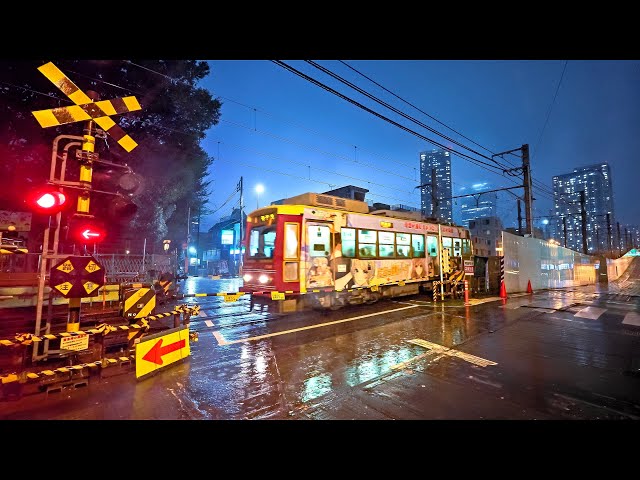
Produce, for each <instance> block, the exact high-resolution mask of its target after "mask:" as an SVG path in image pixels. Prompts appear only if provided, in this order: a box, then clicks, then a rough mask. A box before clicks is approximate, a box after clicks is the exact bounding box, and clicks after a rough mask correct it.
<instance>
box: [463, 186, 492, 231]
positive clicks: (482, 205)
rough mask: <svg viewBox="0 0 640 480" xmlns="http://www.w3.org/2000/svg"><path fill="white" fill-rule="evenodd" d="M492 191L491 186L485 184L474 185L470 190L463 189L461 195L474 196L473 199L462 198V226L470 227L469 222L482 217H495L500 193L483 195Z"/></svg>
mask: <svg viewBox="0 0 640 480" xmlns="http://www.w3.org/2000/svg"><path fill="white" fill-rule="evenodd" d="M486 190H491V188H490V186H489V185H488V184H487V183H486V182H484V183H474V184H473V185H471V187H470V188H466V187H463V188H461V189H460V192H459V193H460V194H461V195H465V194H473V196H471V197H461V198H459V199H458V202H459V204H460V222H459V223H460V225H464V226H465V227H468V226H469V220H474V219H476V218H482V217H495V216H496V205H497V203H498V192H490V193H482V192H483V191H486Z"/></svg>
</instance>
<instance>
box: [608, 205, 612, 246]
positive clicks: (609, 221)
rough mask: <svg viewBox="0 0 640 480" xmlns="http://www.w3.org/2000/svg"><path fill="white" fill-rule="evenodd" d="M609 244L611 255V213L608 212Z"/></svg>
mask: <svg viewBox="0 0 640 480" xmlns="http://www.w3.org/2000/svg"><path fill="white" fill-rule="evenodd" d="M607 245H608V247H609V256H612V253H611V214H610V213H607Z"/></svg>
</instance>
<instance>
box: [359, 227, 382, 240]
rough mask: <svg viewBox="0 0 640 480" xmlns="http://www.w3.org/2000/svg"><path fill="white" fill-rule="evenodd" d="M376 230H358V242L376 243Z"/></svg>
mask: <svg viewBox="0 0 640 480" xmlns="http://www.w3.org/2000/svg"><path fill="white" fill-rule="evenodd" d="M377 233H378V232H377V231H376V230H358V242H360V243H376V241H377V240H378V236H377Z"/></svg>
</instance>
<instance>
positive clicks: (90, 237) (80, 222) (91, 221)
mask: <svg viewBox="0 0 640 480" xmlns="http://www.w3.org/2000/svg"><path fill="white" fill-rule="evenodd" d="M106 236H107V234H106V231H105V229H104V227H103V226H102V222H99V221H97V220H95V218H93V217H92V216H90V215H85V216H78V215H76V216H74V217H73V218H72V219H71V220H70V221H69V232H68V238H70V239H72V240H73V241H76V242H79V243H81V244H91V243H100V242H102V241H103V240H104V239H105V237H106Z"/></svg>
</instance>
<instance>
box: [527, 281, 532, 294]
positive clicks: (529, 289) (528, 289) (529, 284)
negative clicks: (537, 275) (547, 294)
mask: <svg viewBox="0 0 640 480" xmlns="http://www.w3.org/2000/svg"><path fill="white" fill-rule="evenodd" d="M527 293H533V288H531V280H529V283H528V284H527Z"/></svg>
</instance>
